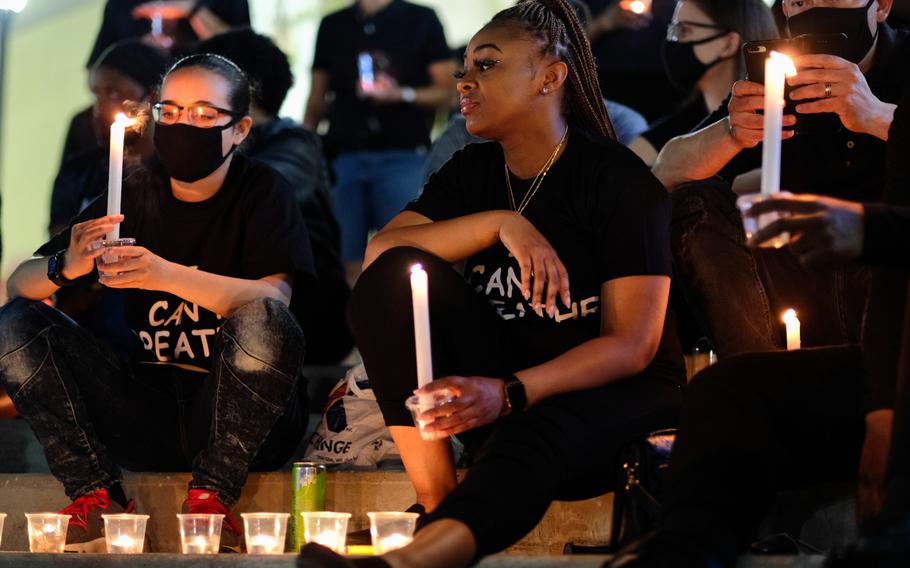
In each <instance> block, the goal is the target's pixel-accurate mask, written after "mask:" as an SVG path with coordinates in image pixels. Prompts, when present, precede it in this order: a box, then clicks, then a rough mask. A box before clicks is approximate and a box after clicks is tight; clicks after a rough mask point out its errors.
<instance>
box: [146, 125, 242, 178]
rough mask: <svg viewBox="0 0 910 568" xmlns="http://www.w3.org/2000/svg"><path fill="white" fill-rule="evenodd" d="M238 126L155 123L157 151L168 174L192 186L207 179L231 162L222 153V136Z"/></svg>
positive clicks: (232, 147) (231, 151) (230, 152)
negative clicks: (229, 129)
mask: <svg viewBox="0 0 910 568" xmlns="http://www.w3.org/2000/svg"><path fill="white" fill-rule="evenodd" d="M235 124H237V120H236V119H235V120H232V121H231V122H229V123H228V124H226V125H224V126H215V127H212V128H199V127H198V126H192V125H189V124H156V125H155V150H156V151H157V152H158V158H159V159H160V160H161V164H162V165H163V166H164V169H165V170H167V173H168V175H169V176H171V177H172V178H174V179H176V180H177V181H182V182H185V183H193V182H195V181H199V180H201V179H202V178H205V177H208V176H210V175H211V174H212V172H214V171H215V170H217V169H218V168H219V167H221V164H223V163H224V161H225V160H227V159H228V156H230V155H231V154H232V153H233V152H234V149H235V148H237V146H236V145H234V146H231V149H230V150H229V151H228V153H227V154H226V155H222V154H221V133H222V132H223V131H224V130H227V129H228V128H230V127H232V126H234V125H235Z"/></svg>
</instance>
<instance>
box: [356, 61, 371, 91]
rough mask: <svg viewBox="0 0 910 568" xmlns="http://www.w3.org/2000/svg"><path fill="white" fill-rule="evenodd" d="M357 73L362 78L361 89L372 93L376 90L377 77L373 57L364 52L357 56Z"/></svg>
mask: <svg viewBox="0 0 910 568" xmlns="http://www.w3.org/2000/svg"><path fill="white" fill-rule="evenodd" d="M357 71H358V74H359V76H360V88H361V89H363V91H364V92H370V91H372V90H373V89H375V88H376V75H375V73H374V71H373V56H372V55H370V54H369V53H367V52H363V53H361V54H359V55H358V56H357Z"/></svg>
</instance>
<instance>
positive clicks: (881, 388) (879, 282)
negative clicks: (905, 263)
mask: <svg viewBox="0 0 910 568" xmlns="http://www.w3.org/2000/svg"><path fill="white" fill-rule="evenodd" d="M907 284H908V279H907V272H906V271H904V270H893V269H885V268H876V269H874V270H873V271H872V278H871V282H870V285H869V296H868V299H867V300H866V313H865V314H864V318H863V334H862V347H863V370H864V371H865V373H866V375H865V377H863V378H864V400H863V409H864V411H865V412H867V413H868V412H872V411H873V410H879V409H886V408H894V401H895V395H896V392H897V377H898V367H899V365H900V360H901V344H902V338H903V334H904V312H905V310H906V306H907V293H908V288H907Z"/></svg>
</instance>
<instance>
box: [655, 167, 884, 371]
mask: <svg viewBox="0 0 910 568" xmlns="http://www.w3.org/2000/svg"><path fill="white" fill-rule="evenodd" d="M672 197H673V221H672V222H671V225H670V236H671V240H672V247H673V262H674V273H675V276H676V283H678V284H679V285H681V287H682V290H683V293H684V295H685V298H686V300H687V304H688V306H689V308H691V309H692V310H693V312H694V316H695V318H696V319H697V320H699V323H700V324H701V327H702V328H703V329H702V331H703V332H705V333H706V334H708V335H709V336H710V337H711V339H712V340H713V342H714V345H715V346H716V347H717V352H718V355H719V356H720V357H729V356H732V355H738V354H740V353H749V352H757V351H776V350H779V349H783V348H784V346H785V345H786V341H785V332H784V324H783V322H782V320H781V316H782V314H783V312H784V311H786V310H787V309H788V308H793V309H795V310H796V312H797V313H798V314H799V318H800V320H802V345H803V347H825V346H831V345H848V344H857V343H859V340H860V331H861V327H862V319H863V310H864V308H865V303H866V297H867V295H868V287H869V272H868V270H867V269H866V268H864V267H862V266H860V265H858V264H854V265H845V266H839V267H836V268H819V269H815V268H807V267H805V266H803V265H802V264H801V263H800V262H799V259H798V258H797V257H796V256H795V255H794V254H793V253H792V252H790V250H789V248H786V247H785V248H783V249H779V250H777V249H758V250H752V249H749V248H748V247H746V244H745V235H744V231H743V225H742V219H741V217H740V214H739V210H738V209H737V208H736V195H735V194H734V193H733V192H732V191H731V190H730V187H729V185H728V184H726V183H724V182H722V181H720V180H719V179H716V178H715V179H711V180H706V181H701V182H695V183H692V184H687V185H685V186H682V187H680V188H679V189H677V190H676V191H674V192H673V194H672Z"/></svg>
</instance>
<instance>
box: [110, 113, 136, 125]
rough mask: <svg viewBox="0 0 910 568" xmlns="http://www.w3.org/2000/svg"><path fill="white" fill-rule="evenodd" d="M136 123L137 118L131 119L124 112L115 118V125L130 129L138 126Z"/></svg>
mask: <svg viewBox="0 0 910 568" xmlns="http://www.w3.org/2000/svg"><path fill="white" fill-rule="evenodd" d="M136 122H137V120H136V119H135V118H130V117H128V116H126V115H125V114H123V113H122V112H118V113H117V116H116V117H114V123H115V124H118V125H120V126H123V127H124V128H129V127H130V126H132V125H134V124H136Z"/></svg>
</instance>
